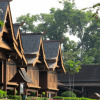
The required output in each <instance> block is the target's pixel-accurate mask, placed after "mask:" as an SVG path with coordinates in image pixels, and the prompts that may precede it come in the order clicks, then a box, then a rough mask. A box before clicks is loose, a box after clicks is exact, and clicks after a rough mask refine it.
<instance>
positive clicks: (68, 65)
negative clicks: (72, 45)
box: [64, 60, 81, 91]
mask: <svg viewBox="0 0 100 100" xmlns="http://www.w3.org/2000/svg"><path fill="white" fill-rule="evenodd" d="M64 66H65V69H66V72H68V73H69V89H70V91H71V87H73V89H74V75H75V73H78V72H79V70H80V69H81V66H80V61H78V60H75V61H72V60H65V61H64ZM71 77H72V78H71ZM71 79H72V80H71ZM71 82H72V84H73V86H71Z"/></svg>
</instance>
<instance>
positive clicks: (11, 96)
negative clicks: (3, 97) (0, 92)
mask: <svg viewBox="0 0 100 100" xmlns="http://www.w3.org/2000/svg"><path fill="white" fill-rule="evenodd" d="M7 98H8V99H16V100H22V99H21V96H20V95H8V96H7Z"/></svg>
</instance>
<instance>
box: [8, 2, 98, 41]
mask: <svg viewBox="0 0 100 100" xmlns="http://www.w3.org/2000/svg"><path fill="white" fill-rule="evenodd" d="M58 1H60V0H13V1H12V2H10V8H11V14H12V19H13V22H16V18H17V17H19V16H21V15H26V14H27V13H30V14H31V15H35V14H40V13H49V11H50V8H52V7H54V8H63V6H62V4H61V3H59V2H58ZM99 2H100V0H75V3H76V7H77V8H78V9H82V8H86V7H91V6H92V5H93V4H96V3H99ZM73 38H74V39H76V38H75V37H73V36H72V40H73ZM76 40H77V39H76Z"/></svg>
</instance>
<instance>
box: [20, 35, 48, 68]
mask: <svg viewBox="0 0 100 100" xmlns="http://www.w3.org/2000/svg"><path fill="white" fill-rule="evenodd" d="M41 35H42V34H41V33H26V34H21V38H22V45H23V49H24V54H25V57H26V59H27V62H28V64H33V66H34V65H35V64H36V63H44V64H45V67H46V68H47V69H48V65H47V63H46V60H45V54H44V48H43V42H42V36H41ZM40 56H41V57H42V61H41V59H40V58H41V57H40Z"/></svg>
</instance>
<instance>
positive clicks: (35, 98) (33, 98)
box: [26, 96, 53, 100]
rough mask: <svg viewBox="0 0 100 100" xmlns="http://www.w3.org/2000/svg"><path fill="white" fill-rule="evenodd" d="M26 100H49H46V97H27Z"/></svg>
mask: <svg viewBox="0 0 100 100" xmlns="http://www.w3.org/2000/svg"><path fill="white" fill-rule="evenodd" d="M26 100H49V98H46V97H42V98H41V97H31V96H30V97H27V98H26ZM50 100H53V99H50Z"/></svg>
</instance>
